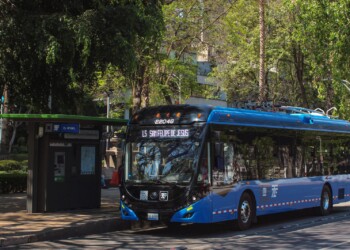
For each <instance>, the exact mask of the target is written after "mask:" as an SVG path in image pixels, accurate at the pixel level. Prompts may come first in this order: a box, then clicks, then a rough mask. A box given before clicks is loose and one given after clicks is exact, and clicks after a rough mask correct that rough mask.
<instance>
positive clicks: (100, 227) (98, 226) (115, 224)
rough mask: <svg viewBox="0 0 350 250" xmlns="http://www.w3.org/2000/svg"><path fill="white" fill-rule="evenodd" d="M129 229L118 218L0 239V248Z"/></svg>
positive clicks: (128, 226)
mask: <svg viewBox="0 0 350 250" xmlns="http://www.w3.org/2000/svg"><path fill="white" fill-rule="evenodd" d="M129 228H130V222H129V221H123V220H121V219H120V218H108V219H102V220H96V221H91V222H87V223H84V224H80V225H74V226H69V227H63V228H55V229H50V230H46V231H45V230H44V231H43V232H39V233H34V234H28V235H22V236H10V237H6V238H0V248H1V247H5V246H13V245H20V244H26V243H32V242H37V241H51V240H59V239H66V238H71V237H79V236H84V235H89V234H98V233H107V232H112V231H119V230H126V229H129Z"/></svg>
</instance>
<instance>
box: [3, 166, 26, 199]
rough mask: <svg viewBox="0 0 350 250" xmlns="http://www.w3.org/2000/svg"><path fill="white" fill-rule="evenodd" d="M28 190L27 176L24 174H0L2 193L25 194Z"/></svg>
mask: <svg viewBox="0 0 350 250" xmlns="http://www.w3.org/2000/svg"><path fill="white" fill-rule="evenodd" d="M26 189H27V174H26V173H23V172H15V171H13V172H7V173H4V172H0V193H3V194H7V193H11V192H13V193H16V192H24V191H25V190H26Z"/></svg>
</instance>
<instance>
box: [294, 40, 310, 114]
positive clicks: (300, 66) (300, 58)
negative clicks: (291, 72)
mask: <svg viewBox="0 0 350 250" xmlns="http://www.w3.org/2000/svg"><path fill="white" fill-rule="evenodd" d="M293 57H294V67H295V72H296V75H297V81H298V84H299V88H300V93H301V98H302V102H303V106H304V107H309V102H308V99H307V96H306V91H305V86H304V83H303V81H304V54H303V52H302V51H301V49H300V45H295V46H293Z"/></svg>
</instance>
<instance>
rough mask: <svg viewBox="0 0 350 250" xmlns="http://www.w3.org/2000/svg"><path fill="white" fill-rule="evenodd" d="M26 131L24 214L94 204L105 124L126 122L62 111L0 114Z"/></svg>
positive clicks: (96, 205)
mask: <svg viewBox="0 0 350 250" xmlns="http://www.w3.org/2000/svg"><path fill="white" fill-rule="evenodd" d="M0 118H1V119H8V120H13V121H14V122H15V121H23V122H25V123H26V124H27V132H28V179H27V211H28V213H37V212H54V211H59V210H71V209H82V208H99V207H100V202H101V169H102V159H103V155H104V154H105V150H106V139H107V138H108V135H107V134H106V133H104V131H105V129H104V128H105V126H123V125H126V123H127V120H124V119H112V118H101V117H91V116H78V115H61V114H1V115H0Z"/></svg>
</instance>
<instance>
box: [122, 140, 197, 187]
mask: <svg viewBox="0 0 350 250" xmlns="http://www.w3.org/2000/svg"><path fill="white" fill-rule="evenodd" d="M198 148H199V142H195V141H193V140H175V141H173V140H166V141H149V140H147V141H141V142H133V143H131V158H130V163H131V168H130V169H128V173H127V181H129V182H136V183H147V182H152V183H168V182H171V183H189V182H190V181H191V179H192V176H193V174H194V172H195V171H194V170H195V169H194V168H195V166H194V164H193V161H194V158H195V154H196V153H197V151H198Z"/></svg>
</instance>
